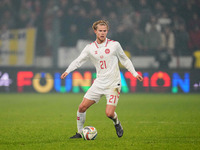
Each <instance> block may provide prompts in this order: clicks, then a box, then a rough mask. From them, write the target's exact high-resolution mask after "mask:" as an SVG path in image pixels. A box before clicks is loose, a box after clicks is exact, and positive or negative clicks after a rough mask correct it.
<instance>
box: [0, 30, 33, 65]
mask: <svg viewBox="0 0 200 150" xmlns="http://www.w3.org/2000/svg"><path fill="white" fill-rule="evenodd" d="M35 39H36V29H34V28H27V29H18V30H7V31H0V66H32V65H33V62H34V53H35Z"/></svg>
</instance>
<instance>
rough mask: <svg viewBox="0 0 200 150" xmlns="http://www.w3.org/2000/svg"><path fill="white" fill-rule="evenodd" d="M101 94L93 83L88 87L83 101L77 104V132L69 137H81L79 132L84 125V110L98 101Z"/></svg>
mask: <svg viewBox="0 0 200 150" xmlns="http://www.w3.org/2000/svg"><path fill="white" fill-rule="evenodd" d="M101 96H102V94H101V90H100V89H98V88H97V87H96V86H95V84H93V85H92V86H91V87H90V89H89V90H88V91H87V93H86V94H85V96H84V98H83V101H82V102H81V104H80V105H79V108H78V111H77V129H78V132H77V133H76V135H74V136H72V137H71V138H81V132H82V129H83V127H84V123H85V119H86V110H87V109H88V108H89V107H90V106H91V105H93V104H94V103H98V101H99V100H100V98H101Z"/></svg>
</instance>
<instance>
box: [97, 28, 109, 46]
mask: <svg viewBox="0 0 200 150" xmlns="http://www.w3.org/2000/svg"><path fill="white" fill-rule="evenodd" d="M94 32H95V34H96V37H97V42H98V43H99V44H101V43H103V42H104V41H105V40H106V36H107V34H108V28H107V26H105V25H97V30H95V31H94Z"/></svg>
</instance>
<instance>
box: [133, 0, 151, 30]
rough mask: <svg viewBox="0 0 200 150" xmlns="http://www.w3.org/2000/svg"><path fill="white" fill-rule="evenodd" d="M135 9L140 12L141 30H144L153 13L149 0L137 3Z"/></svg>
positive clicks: (140, 0)
mask: <svg viewBox="0 0 200 150" xmlns="http://www.w3.org/2000/svg"><path fill="white" fill-rule="evenodd" d="M135 8H136V11H137V12H139V14H140V15H141V20H140V29H142V30H144V28H145V25H146V23H147V21H148V20H149V18H150V16H151V13H152V12H151V8H150V5H149V4H148V1H147V0H139V1H137V5H136V6H135Z"/></svg>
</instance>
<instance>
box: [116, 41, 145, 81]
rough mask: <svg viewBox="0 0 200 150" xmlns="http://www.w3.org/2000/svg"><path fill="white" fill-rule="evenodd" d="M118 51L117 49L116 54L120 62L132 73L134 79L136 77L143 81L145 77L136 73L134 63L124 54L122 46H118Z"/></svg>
mask: <svg viewBox="0 0 200 150" xmlns="http://www.w3.org/2000/svg"><path fill="white" fill-rule="evenodd" d="M116 46H117V49H116V53H117V57H118V58H119V61H120V62H121V64H122V65H123V66H124V67H125V68H126V69H127V70H128V71H129V72H131V73H132V75H133V76H134V77H136V78H137V79H138V80H139V81H143V77H142V76H141V75H139V74H138V73H137V72H136V71H135V67H134V66H133V63H132V62H131V60H130V59H129V58H128V57H127V56H126V54H125V53H124V51H123V49H122V47H121V45H120V44H119V43H118V44H117V45H116Z"/></svg>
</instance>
